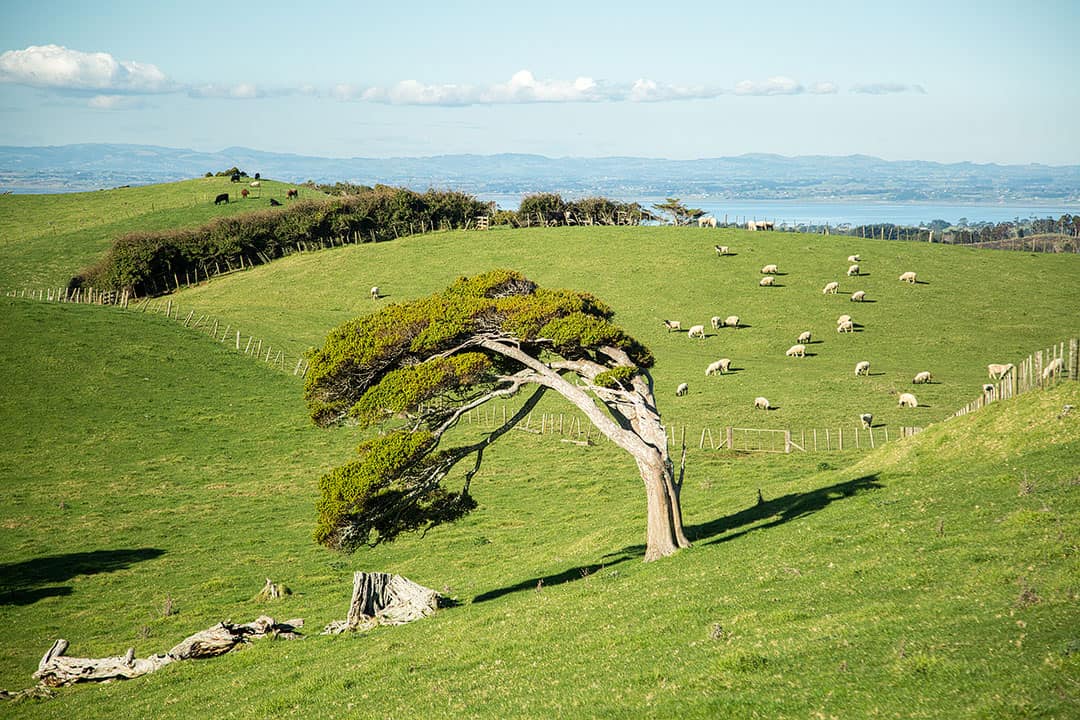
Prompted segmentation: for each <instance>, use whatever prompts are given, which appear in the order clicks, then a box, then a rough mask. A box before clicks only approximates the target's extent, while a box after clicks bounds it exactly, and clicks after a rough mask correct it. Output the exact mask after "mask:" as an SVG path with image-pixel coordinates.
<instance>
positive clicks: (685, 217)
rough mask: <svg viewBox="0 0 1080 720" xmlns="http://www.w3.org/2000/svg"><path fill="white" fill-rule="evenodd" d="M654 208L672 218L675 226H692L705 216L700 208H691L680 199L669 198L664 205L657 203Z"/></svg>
mask: <svg viewBox="0 0 1080 720" xmlns="http://www.w3.org/2000/svg"><path fill="white" fill-rule="evenodd" d="M653 208H654V209H655V210H656V211H658V212H661V213H663V214H664V215H668V216H670V217H671V220H672V224H673V225H690V224H691V223H693V222H694V221H695V220H697V219H698V218H699V217H701V216H702V215H704V214H705V211H704V210H702V209H700V208H689V207H686V204H685V203H683V202H682V201H681V200H679V198H667V200H665V201H664V202H662V203H656V204H654V205H653Z"/></svg>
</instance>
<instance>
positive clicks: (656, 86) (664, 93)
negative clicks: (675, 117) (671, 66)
mask: <svg viewBox="0 0 1080 720" xmlns="http://www.w3.org/2000/svg"><path fill="white" fill-rule="evenodd" d="M723 94H725V91H724V90H721V89H720V88H714V87H706V86H704V85H669V84H667V83H658V82H655V81H654V80H646V79H644V78H641V79H639V80H636V81H635V82H634V84H633V85H631V86H630V90H629V92H628V93H627V94H626V96H625V97H622V98H619V99H620V100H629V101H630V102H668V101H671V100H702V99H708V98H715V97H719V96H720V95H723Z"/></svg>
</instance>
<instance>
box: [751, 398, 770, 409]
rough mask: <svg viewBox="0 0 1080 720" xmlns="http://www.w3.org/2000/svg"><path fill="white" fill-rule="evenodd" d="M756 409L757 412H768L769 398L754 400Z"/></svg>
mask: <svg viewBox="0 0 1080 720" xmlns="http://www.w3.org/2000/svg"><path fill="white" fill-rule="evenodd" d="M754 409H755V410H768V409H769V399H768V398H763V397H756V398H754Z"/></svg>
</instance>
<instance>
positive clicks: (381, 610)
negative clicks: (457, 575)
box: [323, 572, 440, 635]
mask: <svg viewBox="0 0 1080 720" xmlns="http://www.w3.org/2000/svg"><path fill="white" fill-rule="evenodd" d="M439 597H440V595H439V593H437V592H435V591H434V590H432V589H431V588H426V587H424V586H423V585H419V584H417V583H414V582H413V581H412V580H409V579H407V578H404V577H402V576H401V575H391V574H390V573H381V572H374V573H365V572H357V573H355V574H354V575H353V591H352V600H351V601H350V602H349V614H348V617H347V618H346V619H345V620H335V621H334V622H332V623H330V624H329V625H327V626H326V627H325V628H324V629H323V635H337V634H339V633H343V632H347V631H350V630H369V629H371V628H373V627H375V626H376V625H402V624H404V623H407V622H412V621H413V620H419V619H420V618H424V617H427V616H428V615H431V614H432V613H434V612H435V611H436V610H437V609H438V608H439Z"/></svg>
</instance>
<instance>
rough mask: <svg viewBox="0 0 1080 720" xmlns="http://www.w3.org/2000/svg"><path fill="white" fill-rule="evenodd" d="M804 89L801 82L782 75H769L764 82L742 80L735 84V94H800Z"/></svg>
mask: <svg viewBox="0 0 1080 720" xmlns="http://www.w3.org/2000/svg"><path fill="white" fill-rule="evenodd" d="M805 90H806V89H805V88H804V87H803V86H802V83H800V82H798V81H797V80H792V79H791V78H789V77H786V76H784V75H777V76H776V77H771V78H769V79H768V80H766V81H764V82H757V81H754V80H743V81H742V82H740V83H738V84H736V85H735V94H736V95H801V94H802V93H803V92H805Z"/></svg>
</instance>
